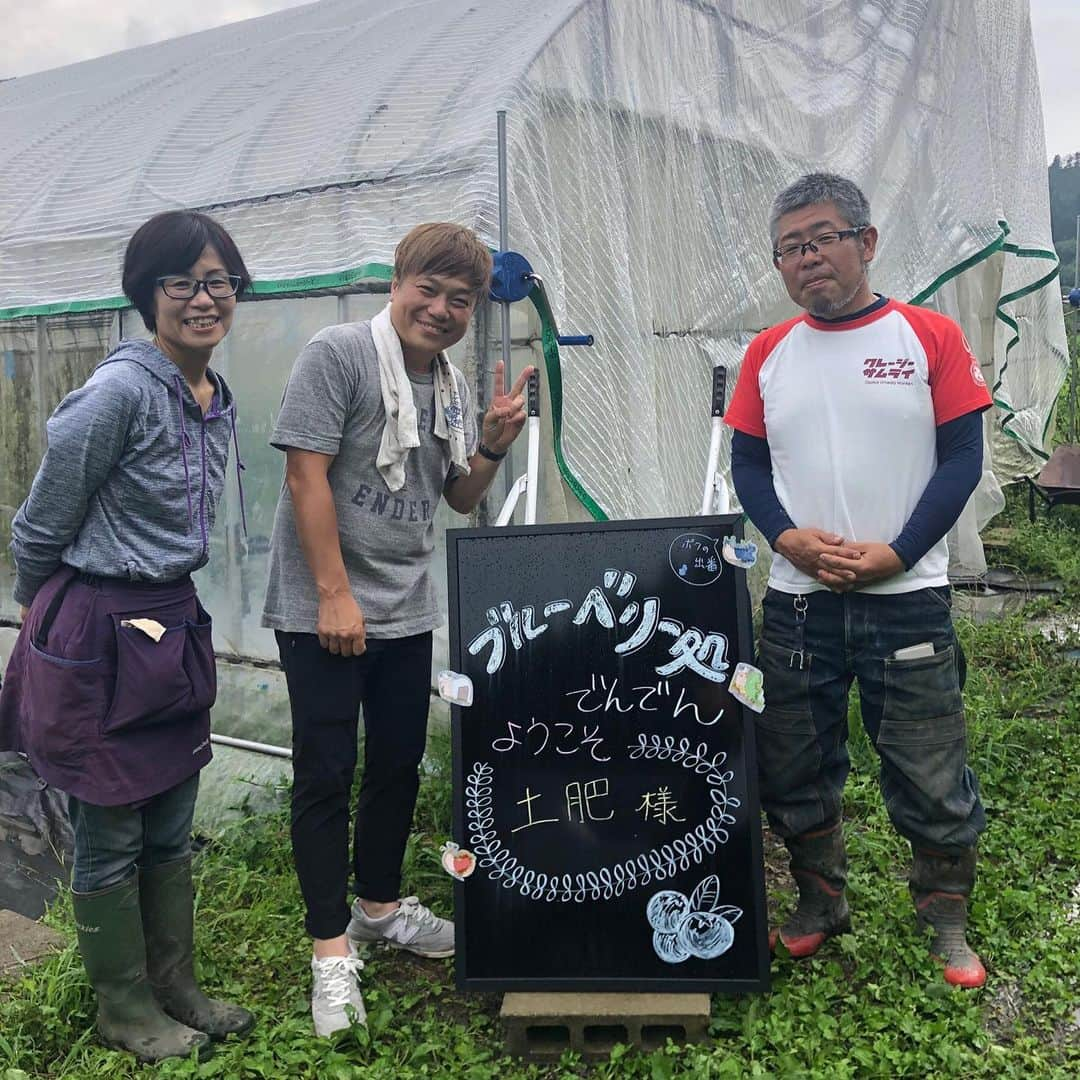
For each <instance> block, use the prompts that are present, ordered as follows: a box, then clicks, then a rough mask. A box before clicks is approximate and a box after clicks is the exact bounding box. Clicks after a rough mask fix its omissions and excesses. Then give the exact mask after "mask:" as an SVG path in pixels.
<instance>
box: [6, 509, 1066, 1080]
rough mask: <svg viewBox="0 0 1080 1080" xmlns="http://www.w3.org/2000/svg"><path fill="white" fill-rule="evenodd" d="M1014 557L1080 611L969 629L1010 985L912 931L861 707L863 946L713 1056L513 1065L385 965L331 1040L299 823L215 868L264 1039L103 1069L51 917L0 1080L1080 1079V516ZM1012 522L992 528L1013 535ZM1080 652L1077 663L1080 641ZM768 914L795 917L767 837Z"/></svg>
mask: <svg viewBox="0 0 1080 1080" xmlns="http://www.w3.org/2000/svg"><path fill="white" fill-rule="evenodd" d="M1004 520H1005V521H1006V522H1007V523H1011V524H1012V526H1013V532H1012V536H1011V539H1010V542H1009V544H1010V546H1009V547H1008V549H1007V550H1005V551H1004V552H1002V553H1001V554H1000V555H999V554H997V553H995V561H1000V562H1004V563H1009V564H1012V565H1014V566H1015V567H1016V568H1018V569H1019V570H1021V571H1022V572H1024V573H1026V574H1029V575H1032V576H1053V577H1057V578H1059V579H1060V580H1061V581H1062V583H1063V586H1064V591H1063V592H1062V593H1061V594H1059V595H1055V596H1052V597H1050V598H1049V599H1043V600H1040V601H1038V602H1037V603H1036V604H1034V605H1032V606H1029V607H1028V608H1027V609H1025V611H1024V612H1023V613H1021V614H1018V615H1016V616H1013V617H1011V618H1008V619H1004V620H1001V621H998V622H994V623H989V624H986V625H981V626H976V625H974V624H973V623H971V622H969V621H965V620H959V621H958V624H957V629H958V633H959V635H960V638H961V641H962V644H963V647H964V650H965V652H966V654H967V656H968V661H969V675H968V684H967V687H966V690H965V701H966V707H967V715H968V722H969V732H970V740H969V759H970V763H971V764H972V766H973V768H974V769H975V770H976V772H977V774H978V776H979V779H980V782H981V785H982V792H983V797H984V801H985V803H986V806H987V812H988V817H989V822H990V824H989V828H988V829H987V832H986V834H985V836H984V838H983V843H982V845H981V849H980V867H979V875H980V876H979V882H978V885H977V886H976V892H975V896H974V898H973V903H972V912H971V933H970V939H971V941H972V943H973V945H974V946H975V948H976V949H977V950H978V951H979V953H980V954H981V956H982V957H983V959H984V961H985V962H986V966H987V968H988V970H989V973H990V978H989V981H988V983H987V986H986V987H985V988H984V989H982V990H979V991H966V992H965V991H954V990H951V989H949V988H948V987H947V986H946V985H945V984H944V982H943V981H942V980H941V976H940V972H939V969H938V968H937V966H936V965H935V964H934V963H933V961H931V960H930V959H929V957H928V953H927V948H926V942H925V941H924V940H922V939H921V938H920V937H919V936H918V935H917V933H916V931H915V929H914V922H913V919H912V915H911V903H910V900H909V898H908V895H907V887H906V872H907V861H908V852H907V848H906V844H905V843H904V842H902V841H901V840H900V839H899V838H898V837H897V836H896V834H895V833H894V832H893V831H892V829H891V828H890V826H889V823H888V820H887V818H886V816H885V813H884V810H883V808H882V805H881V798H880V794H879V792H878V789H877V766H876V759H875V756H874V752H873V750H872V748H871V747H870V746H869V744H868V742H867V740H866V737H865V735H863V734H862V732H861V728H860V727H859V725H858V722H857V704H853V717H852V719H853V723H852V740H851V745H852V760H853V771H852V775H851V778H850V780H849V782H848V786H847V791H846V801H845V817H846V819H847V835H848V840H849V844H848V846H849V854H850V859H851V884H850V891H851V903H852V909H853V918H854V921H855V932H854V933H853V934H851V935H847V936H845V937H842V938H839V939H836V940H834V941H832V942H830V943H829V944H828V945H827V946H826V947H825V948H824V949H823V950H822V952H821V953H820V954H819V955H818V956H817V957H814V958H813V959H812V960H809V961H802V962H794V961H791V960H790V959H778V960H776V961H775V962H774V964H773V988H772V991H771V992H770V993H769V994H767V995H759V996H749V995H747V996H743V997H731V998H728V997H719V996H717V997H714V999H713V1006H712V1023H711V1027H710V1035H711V1041H710V1042H709V1043H708V1044H707V1045H703V1046H693V1047H682V1048H680V1047H676V1046H673V1045H670V1044H669V1045H668V1047H667V1048H666V1049H664V1050H660V1051H657V1052H655V1053H653V1054H648V1055H645V1054H639V1053H637V1052H635V1051H634V1050H632V1049H630V1048H628V1047H617V1048H616V1049H615V1051H614V1052H613V1053H612V1054H611V1056H610V1058H609V1059H608V1060H606V1061H602V1062H595V1063H585V1062H582V1061H581V1060H580V1059H578V1058H577V1057H576V1056H574V1055H572V1054H567V1055H565V1056H564V1057H563V1059H562V1061H561V1062H560V1063H559V1064H557V1065H552V1066H544V1067H540V1066H527V1065H524V1064H522V1063H521V1062H519V1061H516V1060H513V1059H509V1058H506V1057H505V1056H504V1054H503V1049H502V1040H501V1036H500V1033H499V1030H498V1021H497V1013H498V998H497V997H495V996H492V995H469V996H464V995H461V994H458V993H457V992H456V990H455V989H454V988H453V976H452V963H451V962H450V961H422V960H418V959H415V958H411V957H408V956H406V955H404V954H400V953H386V952H377V953H375V954H373V955H372V956H370V957H369V958H368V962H367V967H366V969H365V1000H366V1004H367V1008H368V1018H369V1023H368V1028H367V1030H363V1029H359V1030H355V1031H353V1032H350V1033H348V1034H344V1035H342V1036H341V1037H339V1038H338V1039H337V1040H336V1041H331V1040H316V1039H315V1038H314V1037H313V1036H312V1034H311V1028H310V1017H309V1013H308V1004H307V999H306V996H305V994H306V991H307V987H308V979H309V972H308V968H307V962H308V955H309V952H308V949H309V946H308V943H307V941H306V939H305V936H304V933H303V929H302V926H301V922H300V914H299V913H300V911H301V904H300V896H299V891H298V888H297V885H296V881H295V877H294V874H293V871H292V864H291V860H290V855H289V841H288V823H287V820H286V818H285V817H284V816H281V815H279V816H273V817H268V818H260V819H255V820H251V821H247V822H244V823H243V824H241V825H237V826H235V827H233V828H232V829H231V830H230V831H229V832H227V833H226V834H225V835H224V836H223V837H221V838H220V839H219V840H218V841H217V842H215V843H214V844H212V845H209V846H208V847H206V848H205V849H204V850H203V851H201V852H200V854H199V856H198V860H197V877H198V885H199V899H198V927H199V935H198V942H199V967H200V970H201V974H202V977H203V980H204V982H205V984H206V985H207V987H208V988H210V989H211V990H212V991H213V992H215V993H219V994H221V995H222V996H226V997H229V998H232V999H233V1000H236V1001H239V1002H242V1003H243V1004H245V1005H247V1006H249V1007H251V1008H253V1009H254V1010H255V1011H256V1013H257V1015H258V1024H257V1026H256V1028H255V1030H254V1031H253V1032H252V1034H251V1035H250V1036H249V1037H248V1038H247V1039H245V1040H243V1041H238V1040H232V1041H229V1042H227V1043H225V1044H222V1045H221V1046H220V1047H219V1049H218V1051H217V1053H216V1054H215V1056H214V1057H213V1058H212V1059H211V1060H210V1061H208V1062H206V1063H204V1064H202V1065H199V1064H197V1063H195V1062H193V1061H170V1062H166V1063H163V1064H162V1065H160V1066H158V1067H157V1068H149V1067H140V1066H138V1065H136V1064H135V1063H134V1062H133V1060H132V1059H131V1058H130V1057H129V1056H127V1055H125V1054H119V1053H114V1052H112V1051H109V1050H105V1049H103V1048H102V1047H100V1046H99V1045H98V1044H97V1042H96V1040H95V1037H94V1033H93V1029H92V1021H93V998H92V994H91V992H90V989H89V986H88V985H87V983H86V979H85V976H84V975H83V972H82V966H81V964H80V962H79V959H78V955H77V953H76V951H75V948H74V944H73V941H74V933H73V929H72V922H71V912H70V907H69V905H68V904H66V903H65V902H64V901H61V902H60V903H59V904H57V905H56V907H55V908H54V909H53V911H52V912H51V914H50V915H49V916H48V918H49V920H50V921H51V922H52V923H53V925H55V926H57V927H59V928H61V929H62V930H63V931H64V932H65V933H66V934H67V936H68V939H69V945H68V947H67V948H66V949H64V950H63V951H62V952H61V953H59V954H57V955H56V956H54V957H53V958H51V959H49V960H47V961H46V962H44V963H42V964H41V965H39V966H38V967H36V968H34V969H32V970H31V971H30V972H29V973H28V974H27V975H26V976H25V977H24V978H23V979H22V981H21V983H19V984H18V985H17V986H16V987H14V988H13V992H12V993H11V994H10V995H8V996H6V997H4V998H3V999H2V1000H0V1080H28V1078H31V1077H32V1078H45V1077H48V1078H55V1080H72V1078H79V1080H83V1078H92V1077H109V1078H116V1080H122V1078H127V1077H144V1076H145V1077H149V1076H156V1077H223V1078H228V1080H247V1078H279V1077H290V1078H292V1077H296V1078H312V1080H315V1078H317V1080H348V1078H352V1077H360V1076H363V1077H365V1078H373V1080H378V1078H383V1077H386V1078H388V1080H389V1078H394V1080H398V1078H412V1077H417V1078H419V1077H455V1078H456V1077H463V1078H466V1080H486V1078H495V1077H499V1078H500V1080H517V1078H522V1080H524V1078H529V1077H571V1076H593V1077H606V1078H615V1077H618V1078H620V1080H621V1078H623V1077H641V1078H646V1080H666V1078H669V1077H694V1078H698V1077H702V1078H709V1077H717V1078H720V1077H822V1078H828V1080H841V1078H845V1077H853V1078H855V1077H858V1078H863V1077H883V1078H884V1077H889V1078H891V1077H920V1078H921V1077H929V1076H946V1077H950V1078H958V1077H973V1078H974V1077H986V1078H999V1077H1017V1078H1021V1077H1022V1078H1024V1080H1030V1078H1033V1077H1051V1078H1056V1077H1062V1078H1065V1077H1074V1076H1077V1075H1080V1018H1078V1017H1077V1015H1076V1013H1077V1010H1078V1008H1080V822H1078V816H1077V813H1076V809H1075V806H1076V799H1077V793H1078V792H1080V667H1078V666H1076V665H1075V664H1072V663H1068V662H1066V661H1065V660H1064V659H1063V654H1062V645H1061V643H1060V642H1051V641H1049V640H1047V639H1046V637H1044V636H1043V635H1042V634H1041V633H1040V632H1039V630H1038V628H1037V627H1036V626H1033V625H1032V623H1031V616H1032V615H1037V616H1042V617H1045V616H1048V615H1054V616H1058V617H1059V618H1060V617H1065V618H1067V619H1068V618H1071V619H1080V508H1075V507H1063V508H1060V509H1059V510H1057V511H1055V512H1054V516H1053V517H1052V518H1050V519H1049V520H1046V519H1043V518H1040V521H1039V522H1038V524H1037V525H1035V526H1030V525H1029V524H1028V523H1027V521H1026V517H1025V516H1024V501H1023V492H1022V491H1020V490H1019V489H1017V488H1013V489H1010V492H1009V507H1008V509H1007V511H1006V514H1005V515H1004ZM999 523H1000V519H999V522H995V524H999ZM1072 644H1076V642H1073V643H1072ZM428 762H429V767H430V773H429V775H428V776H427V778H426V780H425V783H424V785H423V786H422V789H421V800H420V804H419V807H418V811H417V824H416V829H415V831H414V834H413V836H412V838H411V840H410V843H409V849H408V853H407V857H406V887H407V888H408V889H409V891H412V892H417V893H418V894H420V895H421V896H422V897H424V898H425V900H427V901H429V902H431V903H432V904H433V906H435V907H436V909H439V910H443V911H447V910H449V908H450V900H451V890H450V879H449V878H448V877H447V876H446V875H445V874H444V873H443V872H442V871H441V869H440V868H439V865H438V849H439V844H440V843H441V842H442V840H444V839H445V838H447V837H448V836H449V835H450V832H451V826H450V821H451V788H450V776H449V749H448V746H447V744H446V739H445V736H441V735H435V736H433V739H432V743H431V746H430V747H429V757H428ZM766 847H767V861H768V864H769V867H770V876H769V883H770V901H771V903H772V904H773V905H777V904H779V905H780V906H781V907H783V906H784V905H785V904H786V903H788V902H789V897H788V889H789V883H788V882H787V881H786V880H785V876H784V875H782V874H779V873H777V872H775V871H774V869H773V868H774V867H775V865H776V863H777V858H776V856H777V847H776V844H775V842H773V841H772V840H771V838H767V844H766Z"/></svg>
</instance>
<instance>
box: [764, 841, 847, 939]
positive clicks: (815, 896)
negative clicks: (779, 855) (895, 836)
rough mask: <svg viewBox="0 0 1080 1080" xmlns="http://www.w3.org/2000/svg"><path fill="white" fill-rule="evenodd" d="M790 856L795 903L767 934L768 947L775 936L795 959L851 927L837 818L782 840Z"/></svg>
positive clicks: (843, 857)
mask: <svg viewBox="0 0 1080 1080" xmlns="http://www.w3.org/2000/svg"><path fill="white" fill-rule="evenodd" d="M784 845H785V846H786V847H787V849H788V853H789V854H790V856H791V863H790V865H791V876H792V877H793V878H794V879H795V884H796V885H797V886H798V889H799V903H798V905H797V906H796V908H795V910H794V911H793V912H792V913H791V915H790V916H789V917H788V919H787V921H786V922H785V923H784V924H783V926H781V927H780V929H779V930H773V931H772V933H770V934H769V948H770V949H775V948H776V941H777V938H779V939H780V941H782V942H783V944H784V947H785V948H786V949H787V951H788V952H789V953H791V955H792V956H794V957H796V958H797V959H799V958H802V957H804V956H813V955H814V953H816V952H817V951H818V949H820V948H821V946H822V945H823V944H824V943H825V940H826V938H830V937H832V936H833V935H834V934H843V933H847V931H849V930H850V929H851V915H850V912H849V911H848V903H847V897H845V896H844V886H845V885H846V884H847V852H846V851H845V850H844V834H843V830H842V826H841V823H840V822H839V821H838V822H836V823H835V824H833V825H828V826H826V827H825V828H823V829H818V830H816V831H815V832H808V833H803V834H802V835H801V836H792V837H789V838H788V839H787V840H785V841H784Z"/></svg>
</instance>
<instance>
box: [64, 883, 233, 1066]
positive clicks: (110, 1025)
mask: <svg viewBox="0 0 1080 1080" xmlns="http://www.w3.org/2000/svg"><path fill="white" fill-rule="evenodd" d="M71 900H72V906H73V907H74V909H75V927H76V930H77V931H78V935H79V952H80V953H82V958H83V964H84V965H85V967H86V974H87V975H88V976H89V977H90V984H91V985H92V986H93V988H94V991H95V993H96V994H97V1004H98V1008H97V1028H98V1032H99V1033H100V1035H101V1039H102V1042H104V1043H105V1044H106V1045H107V1046H112V1047H115V1048H116V1049H118V1050H127V1051H129V1052H130V1053H132V1054H134V1055H135V1056H136V1057H137V1058H138V1059H139V1061H144V1062H155V1061H161V1060H162V1059H163V1058H170V1057H187V1056H188V1055H189V1054H190V1053H191V1051H192V1050H198V1053H199V1060H200V1061H202V1060H204V1059H205V1058H208V1057H209V1056H210V1054H211V1050H212V1048H211V1046H210V1040H209V1038H208V1037H207V1036H206V1035H205V1034H203V1032H201V1031H196V1030H194V1029H193V1028H190V1027H187V1026H185V1025H184V1024H180V1023H177V1022H176V1021H175V1020H173V1019H172V1018H171V1017H169V1016H166V1014H165V1012H164V1011H163V1010H162V1008H161V1006H160V1005H159V1004H158V1002H157V999H156V998H155V997H154V992H153V990H152V988H151V986H150V980H149V979H148V978H147V973H146V945H145V942H144V940H143V928H142V916H141V914H140V912H139V879H138V876H137V875H133V876H132V877H130V878H129V879H128V880H127V881H124V882H122V883H121V884H119V885H114V886H112V887H111V888H108V889H102V890H100V891H99V892H92V893H75V892H73V893H72V894H71Z"/></svg>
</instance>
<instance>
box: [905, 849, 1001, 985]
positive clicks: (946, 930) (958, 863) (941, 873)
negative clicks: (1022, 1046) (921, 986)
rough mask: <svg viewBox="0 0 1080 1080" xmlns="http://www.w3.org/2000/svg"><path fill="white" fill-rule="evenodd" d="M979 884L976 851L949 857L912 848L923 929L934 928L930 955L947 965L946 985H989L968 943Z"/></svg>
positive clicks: (913, 890)
mask: <svg viewBox="0 0 1080 1080" xmlns="http://www.w3.org/2000/svg"><path fill="white" fill-rule="evenodd" d="M974 884H975V849H974V848H969V849H968V850H967V851H965V852H964V853H963V854H961V855H946V854H944V853H943V852H940V851H932V850H931V849H929V848H916V847H912V860H911V879H910V881H909V883H908V885H909V888H910V889H911V897H912V899H913V900H914V901H915V915H916V918H917V919H918V921H919V928H920V929H923V928H925V927H927V926H930V927H932V928H933V931H934V939H933V941H932V942H931V945H930V951H931V953H932V954H933V955H934V957H935V958H936V959H938V960H941V961H943V962H944V964H945V981H946V982H947V983H951V984H952V985H953V986H966V987H976V986H982V985H983V983H985V982H986V968H984V967H983V965H982V961H981V960H980V959H979V958H978V956H977V955H976V954H975V952H974V950H972V949H971V948H970V947H969V946H968V943H967V939H966V938H965V936H964V932H965V930H966V929H967V898H968V897H969V896H970V895H971V889H972V886H973V885H974Z"/></svg>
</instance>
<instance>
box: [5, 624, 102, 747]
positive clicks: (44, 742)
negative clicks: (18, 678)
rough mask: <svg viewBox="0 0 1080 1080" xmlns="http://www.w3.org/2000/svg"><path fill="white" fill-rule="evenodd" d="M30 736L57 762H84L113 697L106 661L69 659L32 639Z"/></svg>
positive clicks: (29, 657) (28, 688) (29, 653)
mask: <svg viewBox="0 0 1080 1080" xmlns="http://www.w3.org/2000/svg"><path fill="white" fill-rule="evenodd" d="M27 644H28V645H29V648H28V649H27V652H26V668H25V671H24V679H25V688H26V689H25V692H26V711H27V714H28V719H29V721H30V723H29V725H28V727H27V730H26V733H25V738H26V741H27V742H30V743H32V744H33V745H34V746H36V747H38V748H39V749H40V750H41V752H42V753H43V754H44V755H45V756H46V757H48V758H49V759H50V760H52V761H55V762H57V763H62V762H79V761H81V760H82V758H83V755H84V754H85V752H86V749H87V746H88V745H89V742H88V739H87V736H88V734H90V733H91V732H95V731H96V730H97V725H98V722H99V718H100V717H101V715H102V713H103V712H104V711H105V706H106V703H107V698H108V686H107V683H108V681H109V680H108V678H107V675H108V672H107V670H106V664H105V661H104V659H102V658H98V659H92V660H68V659H66V658H65V657H62V656H54V655H53V654H52V653H47V652H45V651H43V650H42V649H39V648H38V647H37V646H36V645H35V644H34V643H33V641H28V642H27Z"/></svg>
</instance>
